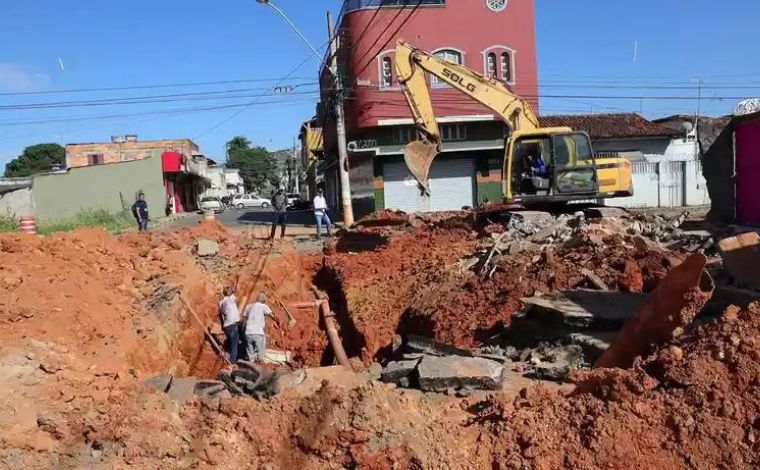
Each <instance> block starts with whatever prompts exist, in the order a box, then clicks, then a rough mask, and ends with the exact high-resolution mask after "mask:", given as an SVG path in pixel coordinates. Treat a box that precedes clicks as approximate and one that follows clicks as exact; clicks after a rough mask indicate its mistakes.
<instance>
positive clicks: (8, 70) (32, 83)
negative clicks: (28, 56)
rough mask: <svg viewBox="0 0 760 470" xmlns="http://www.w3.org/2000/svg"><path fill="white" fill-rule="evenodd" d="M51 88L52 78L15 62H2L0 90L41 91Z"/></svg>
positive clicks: (0, 66) (0, 64)
mask: <svg viewBox="0 0 760 470" xmlns="http://www.w3.org/2000/svg"><path fill="white" fill-rule="evenodd" d="M49 87H50V77H48V76H47V75H45V74H44V73H39V72H34V71H32V70H29V69H28V68H26V67H24V66H23V65H20V64H17V63H14V62H0V90H3V91H8V92H22V91H40V90H43V89H47V88H49Z"/></svg>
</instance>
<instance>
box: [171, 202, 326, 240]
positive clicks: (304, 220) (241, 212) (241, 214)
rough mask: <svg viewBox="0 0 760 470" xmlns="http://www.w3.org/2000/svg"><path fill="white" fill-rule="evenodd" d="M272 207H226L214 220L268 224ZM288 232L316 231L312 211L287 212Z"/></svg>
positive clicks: (188, 222)
mask: <svg viewBox="0 0 760 470" xmlns="http://www.w3.org/2000/svg"><path fill="white" fill-rule="evenodd" d="M272 216H273V213H272V209H261V208H248V209H227V210H226V211H224V212H222V213H220V214H216V220H218V221H219V222H220V223H221V224H222V225H224V226H225V227H228V228H232V229H243V228H247V227H251V226H261V225H266V226H269V225H270V224H271V223H272ZM202 218H203V215H201V214H193V215H189V216H185V217H182V218H179V219H177V220H175V221H172V222H171V223H169V226H171V227H192V226H195V225H197V224H198V221H199V220H201V219H202ZM330 219H331V220H333V221H335V220H336V219H335V217H334V215H333V214H332V213H331V214H330ZM287 224H288V233H290V234H294V235H295V234H312V233H316V230H317V228H316V221H315V220H314V213H313V212H312V211H310V210H309V211H300V212H288V219H287ZM323 230H324V228H323Z"/></svg>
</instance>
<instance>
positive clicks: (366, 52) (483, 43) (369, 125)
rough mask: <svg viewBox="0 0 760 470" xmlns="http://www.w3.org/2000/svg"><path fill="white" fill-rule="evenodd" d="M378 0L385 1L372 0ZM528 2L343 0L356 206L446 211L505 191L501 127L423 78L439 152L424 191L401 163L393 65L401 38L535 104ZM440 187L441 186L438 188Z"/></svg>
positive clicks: (325, 85) (329, 160) (404, 138)
mask: <svg viewBox="0 0 760 470" xmlns="http://www.w3.org/2000/svg"><path fill="white" fill-rule="evenodd" d="M378 5H383V6H378ZM534 7H535V6H534V0H382V1H381V0H349V1H348V2H347V3H346V6H345V8H344V11H343V12H342V14H341V16H340V18H339V20H338V21H339V24H338V31H339V34H340V47H339V53H338V54H337V57H338V68H339V73H340V75H341V76H342V77H343V78H344V83H345V87H346V93H347V99H346V105H345V110H346V128H347V140H348V142H349V143H350V145H349V147H350V149H351V151H350V153H349V160H350V172H351V179H352V180H351V186H352V197H353V200H354V211H355V212H356V213H357V214H359V215H361V214H363V213H367V212H369V211H372V210H376V209H383V208H389V209H402V210H406V211H415V210H423V211H425V210H446V209H457V208H460V207H462V206H472V205H474V204H477V203H479V202H482V201H483V200H497V199H500V198H501V184H500V182H499V181H500V177H501V164H502V162H501V160H502V158H503V151H502V150H503V147H504V142H503V138H504V136H505V133H506V126H505V125H504V124H503V123H502V122H501V120H500V119H499V118H498V117H497V116H496V115H495V113H493V112H492V111H491V110H489V109H487V108H485V107H483V106H481V105H479V104H478V103H477V102H475V101H473V100H471V99H470V98H468V97H466V96H465V95H463V94H461V93H459V92H458V91H456V90H453V89H451V88H448V87H447V86H446V85H444V84H442V83H439V82H438V80H436V79H435V78H431V79H430V80H429V84H430V88H431V95H432V97H433V106H434V109H435V111H436V115H437V117H438V119H439V122H440V123H441V133H442V137H443V141H444V144H443V154H442V155H441V156H440V157H439V158H438V159H437V160H436V163H435V164H434V166H433V170H432V174H431V176H432V180H431V191H432V193H433V194H432V195H431V197H430V198H426V197H422V196H421V195H420V194H419V191H418V190H417V188H416V185H414V184H413V182H412V181H411V180H410V175H409V174H408V173H406V169H405V166H404V164H403V157H402V155H403V147H404V145H405V144H406V143H408V142H409V141H410V140H413V139H414V138H415V132H414V128H413V126H412V118H411V113H410V112H409V109H408V107H407V104H406V101H405V99H404V96H403V94H402V92H401V91H400V89H399V87H398V82H397V80H396V76H395V68H394V65H393V56H394V48H395V44H396V40H397V39H403V40H405V41H407V42H409V43H410V44H412V45H414V46H416V47H419V48H422V49H424V50H427V51H429V52H432V53H434V54H436V55H438V56H440V57H442V58H445V59H447V60H450V61H454V62H459V63H461V64H463V65H465V66H467V67H470V68H472V69H474V70H477V71H478V72H481V73H483V74H484V75H490V76H494V77H496V78H498V79H500V80H503V81H504V82H506V83H507V84H509V86H510V87H511V88H512V89H513V90H514V91H515V92H516V93H517V94H519V95H520V96H523V97H524V98H526V99H528V100H530V101H531V102H532V103H533V105H534V106H535V107H536V108H538V102H537V101H538V80H537V71H536V68H537V66H536V31H535V8H534ZM332 88H333V87H332V83H331V80H330V79H329V75H327V73H326V72H324V73H323V75H322V105H321V106H320V120H321V121H322V123H323V125H324V128H325V155H326V161H325V162H324V163H323V167H324V169H325V182H326V186H327V193H328V196H330V199H331V201H333V202H334V203H336V202H337V197H338V194H339V188H338V183H337V181H338V180H339V178H338V176H337V167H336V166H335V160H336V158H337V145H336V137H335V136H336V134H335V125H334V121H333V120H332V113H331V109H330V108H331V105H330V103H331V101H332V96H333V92H332ZM437 188H438V189H437ZM336 205H337V204H336Z"/></svg>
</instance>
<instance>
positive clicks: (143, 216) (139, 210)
mask: <svg viewBox="0 0 760 470" xmlns="http://www.w3.org/2000/svg"><path fill="white" fill-rule="evenodd" d="M132 215H133V216H135V220H137V230H139V231H140V232H144V231H145V230H148V203H147V202H145V194H143V193H140V194H139V195H138V196H137V201H135V203H134V204H132Z"/></svg>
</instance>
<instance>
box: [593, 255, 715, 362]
mask: <svg viewBox="0 0 760 470" xmlns="http://www.w3.org/2000/svg"><path fill="white" fill-rule="evenodd" d="M706 263H707V259H706V258H705V256H704V255H702V254H699V253H695V254H692V255H691V256H690V257H689V258H688V259H686V261H684V262H683V263H682V264H680V265H678V266H676V267H675V268H673V269H672V270H671V271H670V272H669V273H668V274H667V275H666V276H665V278H664V279H663V280H662V281H661V282H660V284H659V286H658V287H657V289H655V290H654V292H652V293H651V294H650V295H649V296H648V297H647V298H646V300H644V302H643V303H642V305H641V307H640V309H639V311H638V312H637V313H636V316H634V317H633V318H632V319H631V320H630V321H628V322H627V323H626V324H625V325H624V326H623V328H622V330H621V331H620V334H619V335H618V336H617V338H616V339H615V341H614V342H613V343H612V345H611V346H610V347H609V348H608V349H607V350H606V351H605V352H604V354H602V357H600V358H599V360H597V362H596V364H595V367H619V368H627V367H630V366H631V365H632V364H633V360H634V358H636V357H637V356H640V355H642V354H645V353H646V352H647V351H649V350H650V349H651V348H652V346H659V345H661V344H663V343H664V342H666V341H669V340H671V339H673V338H675V337H677V336H679V335H680V334H682V333H683V331H684V328H686V327H687V326H688V325H689V324H690V323H691V321H692V320H694V318H695V317H696V315H697V314H698V313H699V312H700V310H701V309H702V307H703V306H704V305H705V303H706V302H707V301H708V300H709V299H710V297H711V296H712V292H713V289H714V288H715V285H714V283H713V281H712V279H711V278H710V275H709V274H708V273H707V272H706V271H705V265H706Z"/></svg>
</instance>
